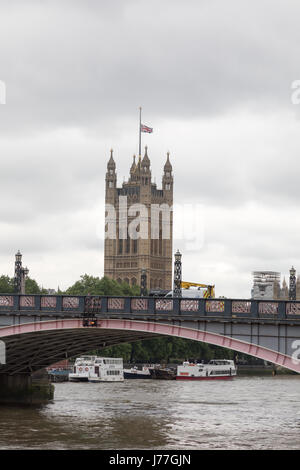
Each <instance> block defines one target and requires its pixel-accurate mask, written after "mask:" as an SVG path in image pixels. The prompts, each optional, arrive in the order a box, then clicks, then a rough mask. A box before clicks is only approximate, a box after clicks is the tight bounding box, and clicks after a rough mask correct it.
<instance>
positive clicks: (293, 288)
mask: <svg viewBox="0 0 300 470" xmlns="http://www.w3.org/2000/svg"><path fill="white" fill-rule="evenodd" d="M289 300H296V269H295V268H294V266H292V267H291V269H290V288H289Z"/></svg>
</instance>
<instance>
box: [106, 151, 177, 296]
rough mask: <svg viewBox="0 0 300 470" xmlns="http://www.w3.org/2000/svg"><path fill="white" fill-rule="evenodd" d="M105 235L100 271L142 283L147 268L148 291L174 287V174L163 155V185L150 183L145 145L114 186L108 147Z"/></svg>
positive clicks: (108, 275)
mask: <svg viewBox="0 0 300 470" xmlns="http://www.w3.org/2000/svg"><path fill="white" fill-rule="evenodd" d="M105 203H106V229H105V230H106V234H105V236H106V238H105V248H104V275H105V276H107V277H109V278H111V279H115V280H116V281H118V282H122V281H125V282H127V283H128V284H130V285H135V284H137V285H140V282H141V273H142V270H143V269H145V270H146V275H147V289H148V290H149V289H153V288H161V289H166V290H171V289H172V239H173V213H172V205H173V175H172V165H171V163H170V159H169V153H168V154H167V160H166V163H165V165H164V172H163V177H162V189H158V188H157V186H156V184H155V183H153V182H152V179H151V170H150V159H149V157H148V152H147V147H145V154H144V157H143V158H141V157H139V158H138V161H136V157H135V156H134V157H133V162H132V165H131V168H130V175H129V179H128V181H126V182H124V183H123V185H122V187H120V188H118V187H117V174H116V164H115V161H114V159H113V151H112V150H111V155H110V159H109V161H108V164H107V173H106V190H105Z"/></svg>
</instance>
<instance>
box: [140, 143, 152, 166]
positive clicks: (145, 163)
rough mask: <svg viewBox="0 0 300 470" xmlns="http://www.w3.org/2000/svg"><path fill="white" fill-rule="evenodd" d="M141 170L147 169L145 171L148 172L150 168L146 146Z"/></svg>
mask: <svg viewBox="0 0 300 470" xmlns="http://www.w3.org/2000/svg"><path fill="white" fill-rule="evenodd" d="M141 165H142V168H147V170H149V168H150V160H149V157H148V147H147V145H146V147H145V155H144V158H143V160H142V163H141Z"/></svg>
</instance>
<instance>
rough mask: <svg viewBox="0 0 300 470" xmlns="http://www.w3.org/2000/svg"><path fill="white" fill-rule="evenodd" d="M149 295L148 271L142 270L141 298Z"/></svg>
mask: <svg viewBox="0 0 300 470" xmlns="http://www.w3.org/2000/svg"><path fill="white" fill-rule="evenodd" d="M145 295H147V272H146V269H142V273H141V296H142V297H145Z"/></svg>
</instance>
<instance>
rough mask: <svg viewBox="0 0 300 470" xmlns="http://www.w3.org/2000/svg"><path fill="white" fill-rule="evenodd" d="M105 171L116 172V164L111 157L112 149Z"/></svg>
mask: <svg viewBox="0 0 300 470" xmlns="http://www.w3.org/2000/svg"><path fill="white" fill-rule="evenodd" d="M107 169H108V170H113V171H115V170H116V163H115V161H114V157H113V149H110V159H109V160H108V163H107Z"/></svg>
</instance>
